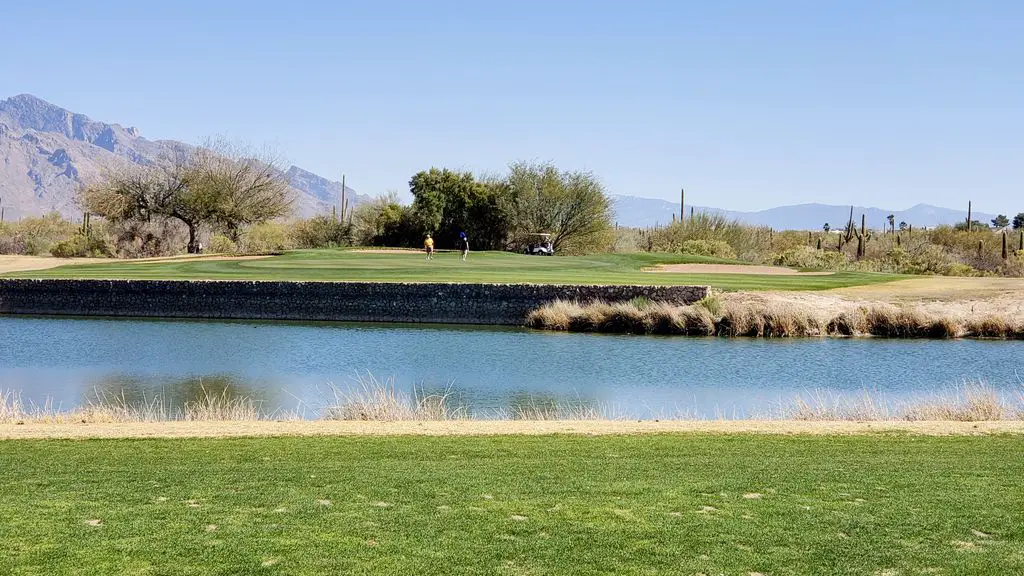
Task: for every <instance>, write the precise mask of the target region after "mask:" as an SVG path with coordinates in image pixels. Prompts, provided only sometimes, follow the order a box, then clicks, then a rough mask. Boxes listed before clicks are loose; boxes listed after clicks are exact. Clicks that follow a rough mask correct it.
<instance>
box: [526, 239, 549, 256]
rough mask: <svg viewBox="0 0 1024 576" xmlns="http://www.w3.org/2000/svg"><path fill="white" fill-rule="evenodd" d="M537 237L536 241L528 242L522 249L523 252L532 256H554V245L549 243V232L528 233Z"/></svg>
mask: <svg viewBox="0 0 1024 576" xmlns="http://www.w3.org/2000/svg"><path fill="white" fill-rule="evenodd" d="M530 236H535V237H537V242H530V244H529V245H528V246H527V247H526V248H525V249H524V250H523V253H524V254H530V255H533V256H554V255H555V247H554V245H553V244H551V234H530Z"/></svg>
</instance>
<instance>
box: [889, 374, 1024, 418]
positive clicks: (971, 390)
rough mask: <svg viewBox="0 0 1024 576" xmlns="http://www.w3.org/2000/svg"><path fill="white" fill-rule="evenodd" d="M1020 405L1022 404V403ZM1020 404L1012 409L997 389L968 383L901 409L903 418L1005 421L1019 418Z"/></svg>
mask: <svg viewBox="0 0 1024 576" xmlns="http://www.w3.org/2000/svg"><path fill="white" fill-rule="evenodd" d="M1022 400H1024V398H1022ZM1021 407H1024V404H1022V406H1021ZM1021 407H1017V408H1016V409H1015V408H1014V407H1013V406H1011V405H1009V404H1008V403H1007V402H1006V400H1005V399H1004V398H1003V397H1002V396H1001V395H1000V394H999V392H997V391H996V390H994V389H993V388H992V387H990V386H987V385H985V384H982V383H968V384H965V385H963V386H961V387H959V388H958V389H957V390H955V391H953V392H952V393H948V394H943V395H940V396H938V397H936V398H931V399H927V400H922V401H919V402H916V403H913V404H910V405H908V406H907V407H906V408H905V409H904V411H903V418H904V419H906V420H942V421H954V422H980V421H988V420H1006V419H1013V418H1019V417H1020V416H1021V414H1020V409H1021Z"/></svg>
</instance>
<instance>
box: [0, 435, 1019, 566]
mask: <svg viewBox="0 0 1024 576" xmlns="http://www.w3.org/2000/svg"><path fill="white" fill-rule="evenodd" d="M1022 454H1024V438H1020V437H959V438H955V437H954V438H923V437H911V436H884V437H883V436H851V437H775V436H756V435H734V436H712V435H660V436H618V437H615V436H613V437H584V436H553V437H551V436H549V437H523V436H515V437H391V438H387V437H385V438H367V437H350V438H339V437H334V438H310V437H307V438H270V439H235V440H133V441H126V440H122V441H117V440H114V441H111V440H104V441H99V440H93V441H6V442H2V443H0V464H2V466H0V573H3V574H48V575H49V574H316V575H322V574H342V573H344V574H570V573H571V574H611V573H614V574H695V573H704V574H742V575H748V574H750V573H762V574H766V575H781V574H933V573H934V574H1021V573H1024V492H1022V488H1024V458H1022V456H1021V455H1022Z"/></svg>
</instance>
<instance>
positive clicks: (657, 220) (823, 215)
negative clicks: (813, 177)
mask: <svg viewBox="0 0 1024 576" xmlns="http://www.w3.org/2000/svg"><path fill="white" fill-rule="evenodd" d="M613 200H614V201H615V214H616V219H617V221H618V223H619V224H620V225H623V226H640V227H648V226H655V225H658V224H668V223H670V222H672V215H673V214H675V215H676V216H678V214H679V204H677V203H673V202H668V201H665V200H657V199H652V198H638V197H636V196H613ZM694 210H695V211H697V212H710V213H716V214H724V215H726V216H727V217H729V218H732V219H736V220H739V221H741V222H745V223H748V224H754V225H760V226H770V227H772V228H775V229H777V230H817V229H820V228H821V227H822V226H824V225H825V223H826V222H827V223H828V224H829V225H830V226H832V227H833V228H838V227H842V226H844V225H845V224H846V221H847V220H848V219H849V217H850V207H849V206H837V205H828V204H799V205H795V206H781V207H779V208H771V209H768V210H761V211H758V212H736V211H730V210H721V209H718V208H709V207H704V206H694ZM853 212H854V215H855V218H856V219H857V222H860V215H861V214H864V215H866V216H867V222H868V226H869V227H872V228H881V227H882V226H883V225H885V224H886V223H887V222H888V220H887V217H888V216H889V214H892V215H894V216H895V217H896V222H897V224H898V223H899V222H906V223H907V224H910V225H912V226H918V227H921V226H925V227H931V226H938V225H940V224H955V223H957V222H962V221H964V220H966V219H967V211H966V210H951V209H948V208H939V207H937V206H931V205H928V204H918V205H917V206H914V207H912V208H909V209H907V210H886V209H882V208H865V207H862V206H855V207H854V209H853ZM686 213H687V215H688V214H689V213H690V207H689V206H687V208H686ZM972 218H973V219H975V220H979V221H981V222H985V223H988V222H989V221H990V220H991V219H993V218H995V214H986V213H981V212H975V213H973V214H972Z"/></svg>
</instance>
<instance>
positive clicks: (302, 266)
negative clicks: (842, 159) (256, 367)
mask: <svg viewBox="0 0 1024 576" xmlns="http://www.w3.org/2000/svg"><path fill="white" fill-rule="evenodd" d="M689 263H708V264H712V263H733V262H730V261H727V260H720V259H716V258H705V257H700V256H687V255H678V254H646V253H644V254H602V255H595V256H565V257H562V256H556V257H544V256H525V255H522V254H510V253H506V252H479V253H472V254H470V258H469V261H468V262H462V261H461V259H460V255H459V254H455V253H444V254H439V255H438V256H437V258H436V259H435V260H433V261H432V262H427V261H425V260H424V257H423V255H421V254H416V253H402V252H396V253H393V254H375V253H364V252H354V251H351V250H297V251H292V252H288V253H286V254H284V255H282V256H274V257H270V258H265V259H258V260H192V261H189V260H178V261H174V260H171V261H164V262H125V261H108V262H101V263H97V264H83V265H73V266H61V267H59V268H51V269H48V270H37V271H26V272H15V273H11V274H7V276H8V277H19V278H102V279H113V278H136V279H162V280H178V279H180V280H197V279H198V280H202V279H208V280H337V281H342V280H350V281H351V280H361V281H382V282H490V283H506V282H535V283H564V284H662V285H679V284H697V285H710V286H713V287H716V288H719V289H721V290H825V289H829V288H844V287H849V286H860V285H865V284H875V283H879V282H890V281H893V280H897V279H901V278H905V277H903V276H896V275H891V274H875V273H868V272H839V273H836V274H832V275H828V276H764V275H753V274H652V273H649V272H643V271H642V269H643V268H647V267H651V266H654V265H656V264H689Z"/></svg>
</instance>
